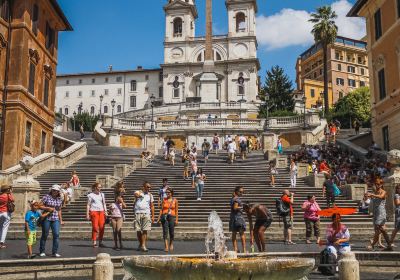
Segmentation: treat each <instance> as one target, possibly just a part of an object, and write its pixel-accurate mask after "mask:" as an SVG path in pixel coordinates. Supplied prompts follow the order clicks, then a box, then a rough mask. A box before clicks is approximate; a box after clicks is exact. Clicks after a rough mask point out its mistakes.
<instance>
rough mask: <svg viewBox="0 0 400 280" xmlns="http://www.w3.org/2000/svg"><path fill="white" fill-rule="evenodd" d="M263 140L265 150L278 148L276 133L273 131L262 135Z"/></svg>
mask: <svg viewBox="0 0 400 280" xmlns="http://www.w3.org/2000/svg"><path fill="white" fill-rule="evenodd" d="M262 141H263V150H264V151H268V150H274V149H275V148H276V142H277V140H276V137H275V134H273V133H264V134H263V135H262Z"/></svg>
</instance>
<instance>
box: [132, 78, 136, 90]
mask: <svg viewBox="0 0 400 280" xmlns="http://www.w3.org/2000/svg"><path fill="white" fill-rule="evenodd" d="M136 86H137V83H136V81H135V80H132V81H131V91H136Z"/></svg>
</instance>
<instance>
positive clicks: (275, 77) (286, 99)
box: [260, 65, 294, 117]
mask: <svg viewBox="0 0 400 280" xmlns="http://www.w3.org/2000/svg"><path fill="white" fill-rule="evenodd" d="M266 97H268V98H269V100H268V102H267V103H265V105H263V106H261V107H260V116H261V117H266V115H267V107H266V106H267V105H268V107H269V113H271V114H272V115H273V113H274V112H277V111H282V112H283V111H289V112H291V111H293V109H294V100H293V84H292V82H291V81H290V79H289V77H288V76H287V75H286V74H285V72H284V70H283V69H282V68H281V67H279V66H278V65H276V66H273V67H272V68H271V70H267V74H266V77H265V83H264V86H263V87H262V88H261V92H260V98H261V100H262V101H266V99H267V98H266Z"/></svg>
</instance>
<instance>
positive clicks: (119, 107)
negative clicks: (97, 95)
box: [117, 105, 122, 113]
mask: <svg viewBox="0 0 400 280" xmlns="http://www.w3.org/2000/svg"><path fill="white" fill-rule="evenodd" d="M121 111H122V106H121V105H118V106H117V113H121Z"/></svg>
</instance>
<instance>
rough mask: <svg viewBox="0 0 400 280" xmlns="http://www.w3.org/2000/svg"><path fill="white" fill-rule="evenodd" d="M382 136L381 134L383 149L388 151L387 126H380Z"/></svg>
mask: <svg viewBox="0 0 400 280" xmlns="http://www.w3.org/2000/svg"><path fill="white" fill-rule="evenodd" d="M382 136H383V149H384V150H385V151H389V149H390V143H389V126H384V127H382Z"/></svg>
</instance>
